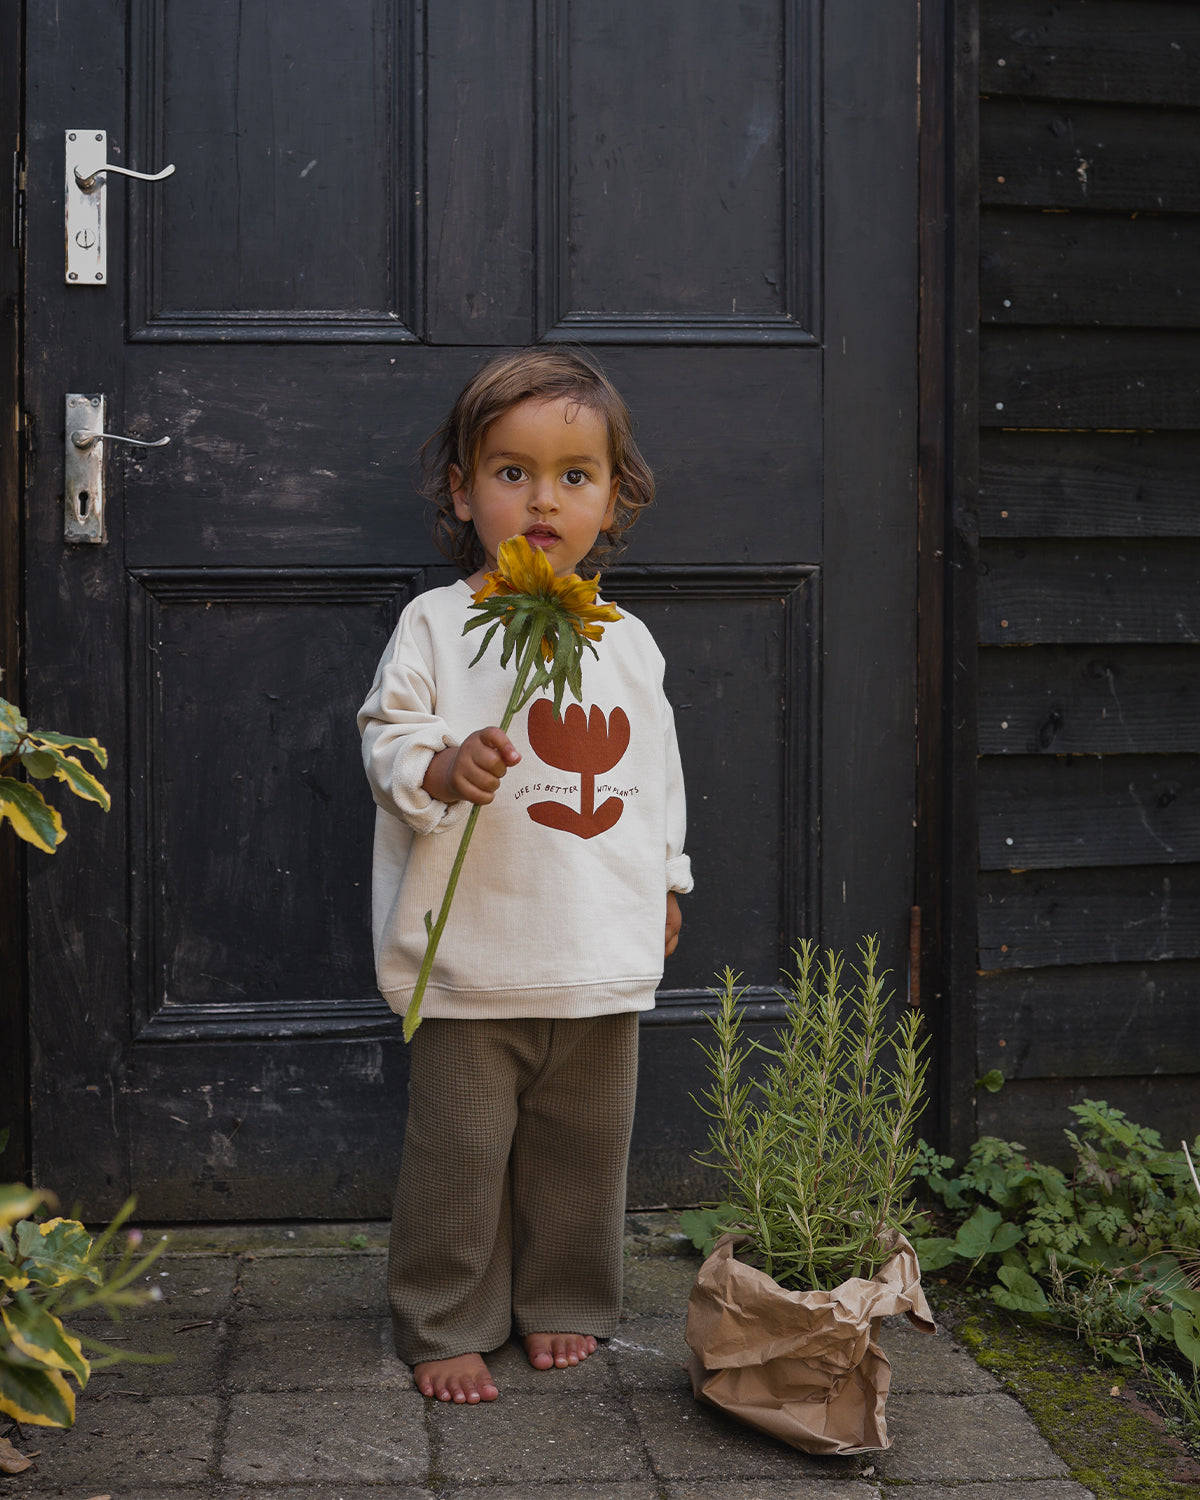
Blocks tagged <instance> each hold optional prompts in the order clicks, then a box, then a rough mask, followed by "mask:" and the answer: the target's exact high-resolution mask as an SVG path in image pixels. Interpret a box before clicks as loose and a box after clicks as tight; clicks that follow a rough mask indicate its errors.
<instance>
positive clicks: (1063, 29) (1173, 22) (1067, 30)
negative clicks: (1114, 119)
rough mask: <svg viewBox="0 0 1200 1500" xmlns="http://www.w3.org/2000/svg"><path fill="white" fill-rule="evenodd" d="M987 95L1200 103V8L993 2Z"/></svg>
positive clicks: (982, 67) (1170, 3) (983, 65)
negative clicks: (1199, 10) (1199, 9)
mask: <svg viewBox="0 0 1200 1500" xmlns="http://www.w3.org/2000/svg"><path fill="white" fill-rule="evenodd" d="M979 86H980V89H981V91H982V92H983V93H984V94H1021V95H1023V96H1024V97H1025V98H1027V99H1033V98H1046V99H1090V100H1097V101H1100V100H1102V101H1105V102H1107V103H1112V104H1168V105H1170V104H1176V105H1189V104H1200V12H1198V11H1197V9H1196V7H1195V6H1194V5H1180V4H1178V3H1175V0H1138V3H1137V4H1131V3H1130V0H1060V3H1058V4H1055V5H1048V4H1046V3H1045V0H993V3H991V4H989V5H988V6H987V7H986V8H985V11H984V17H983V23H982V36H981V38H980V58H979Z"/></svg>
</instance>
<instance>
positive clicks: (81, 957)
mask: <svg viewBox="0 0 1200 1500" xmlns="http://www.w3.org/2000/svg"><path fill="white" fill-rule="evenodd" d="M27 26H28V32H27V35H28V44H29V45H28V57H29V63H28V68H27V73H26V93H27V100H28V115H27V118H29V119H31V120H33V121H36V122H38V123H39V129H38V131H37V133H36V134H34V133H32V132H31V135H30V139H29V142H28V168H29V181H30V182H32V183H37V184H39V185H49V184H53V183H58V182H61V181H62V170H63V131H64V130H65V129H67V128H70V127H72V126H80V127H95V128H97V129H100V128H104V129H107V130H108V132H109V147H110V150H113V151H117V152H120V151H122V150H123V148H124V144H125V142H124V131H125V125H124V121H125V107H126V87H125V5H124V3H123V0H96V3H95V4H93V5H89V8H88V17H87V25H86V27H84V26H79V27H76V26H75V25H73V24H72V17H71V16H70V15H66V16H63V15H61V14H60V13H59V12H58V10H57V8H49V7H42V6H36V7H32V8H31V9H30V10H29V11H28V12H27ZM76 49H78V50H76ZM85 58H86V65H85V63H84V60H85ZM43 122H47V123H43ZM48 122H52V123H48ZM117 159H118V160H119V159H120V158H119V157H118V158H117ZM135 165H136V164H135ZM39 191H52V189H50V188H49V187H48V186H47V187H44V188H43V187H39ZM109 192H110V194H112V195H113V198H111V199H110V203H109V214H108V263H109V267H110V274H109V283H108V285H107V286H105V287H86V288H85V287H70V286H67V285H65V284H64V282H63V278H62V273H61V270H60V269H59V268H60V267H61V266H62V257H63V238H62V234H63V231H62V221H61V218H57V217H56V216H53V215H48V214H46V213H45V212H44V211H43V212H41V213H38V214H35V213H33V212H31V213H30V215H29V220H28V231H29V232H28V248H27V256H26V259H27V265H28V266H29V267H30V268H31V275H30V278H29V283H28V287H27V301H26V314H25V319H26V326H25V332H26V348H27V349H28V350H32V351H33V355H32V357H31V358H29V359H27V361H26V366H25V394H26V401H27V404H28V406H29V408H30V410H31V411H32V412H33V413H34V417H35V421H36V423H37V430H38V456H37V463H36V467H35V469H34V472H33V482H32V483H31V484H30V485H29V486H28V487H27V488H26V491H25V539H26V546H27V549H28V555H29V556H31V557H32V556H37V557H39V558H41V559H43V564H42V566H41V567H40V568H39V570H38V573H37V575H36V579H37V581H36V586H34V585H32V584H31V586H30V587H29V588H28V590H27V593H26V601H25V603H26V637H25V639H26V653H25V660H26V696H27V708H28V717H29V719H30V722H31V723H33V724H36V725H38V726H44V727H46V728H51V729H60V730H64V731H70V732H74V733H79V734H86V735H94V736H96V738H97V739H99V740H100V742H101V743H102V744H103V745H105V746H106V748H107V750H108V752H109V757H110V761H109V765H110V770H109V773H108V775H107V777H106V778H105V783H106V785H107V786H108V788H109V790H110V792H111V793H112V811H111V812H109V813H107V814H105V813H102V812H101V811H100V810H99V808H97V807H95V806H94V805H92V804H90V803H83V802H79V801H78V800H77V799H75V798H73V797H64V796H61V795H60V796H58V797H57V798H56V800H57V801H58V802H59V803H60V804H62V811H63V820H64V823H65V824H66V827H67V830H68V836H67V838H66V839H65V841H64V842H63V844H62V846H61V848H60V849H59V850H58V852H57V853H56V854H55V855H54V856H53V857H50V856H41V855H39V856H38V857H37V859H36V861H35V860H33V859H31V860H30V861H29V881H28V891H29V932H30V960H29V994H30V1017H31V1022H30V1062H31V1073H32V1077H33V1092H32V1108H33V1119H34V1122H35V1130H34V1138H33V1162H32V1166H33V1174H34V1178H35V1180H36V1181H38V1182H39V1183H42V1182H46V1172H47V1169H48V1168H49V1167H51V1166H52V1170H53V1180H52V1181H49V1182H46V1185H47V1186H49V1187H52V1188H53V1189H54V1191H56V1192H57V1193H59V1194H60V1195H61V1197H62V1198H63V1200H64V1201H65V1202H72V1201H75V1200H76V1199H78V1201H80V1202H81V1204H82V1206H83V1213H84V1217H85V1218H98V1217H103V1216H107V1215H109V1214H111V1213H112V1212H113V1210H114V1209H116V1208H119V1207H120V1205H121V1203H122V1202H123V1201H124V1199H125V1198H126V1196H127V1195H128V1192H129V1184H130V1161H129V1154H128V1146H127V1143H126V1137H125V1130H124V1116H125V1109H126V1095H125V1093H124V1090H123V1085H124V1082H125V1076H126V1072H125V1062H124V1044H125V1041H126V1038H127V1036H128V1033H129V1010H128V974H127V963H128V958H127V953H126V935H127V931H128V907H127V889H126V887H127V882H126V881H125V880H124V879H123V878H122V873H123V872H124V871H125V870H126V868H127V865H126V847H125V837H124V834H125V817H126V796H125V785H124V768H125V766H126V764H127V754H126V725H125V713H124V701H125V680H124V679H125V662H124V656H123V653H124V641H125V608H124V559H123V548H124V518H123V497H122V487H121V475H122V470H123V464H122V463H121V461H120V460H119V459H115V458H114V455H112V454H111V453H110V454H108V455H107V456H106V467H105V484H106V491H107V498H106V507H107V512H108V543H107V545H105V546H82V547H80V546H76V547H68V546H66V545H65V544H64V542H63V539H62V535H63V512H62V465H63V418H62V413H63V397H64V395H65V394H66V391H67V390H77V391H86V392H93V391H96V392H103V393H104V394H105V396H106V397H107V398H108V403H109V404H108V411H107V418H108V421H109V423H111V424H112V425H111V426H110V428H109V430H110V431H114V432H123V431H125V430H126V429H125V428H124V427H122V426H121V423H122V421H123V420H124V403H123V397H122V354H123V348H122V340H123V327H122V318H123V311H124V309H123V276H122V271H121V268H122V267H123V266H124V264H125V215H124V213H123V212H121V206H122V201H123V200H122V196H121V189H120V188H114V187H110V188H109ZM35 270H36V275H34V274H32V272H33V271H35ZM64 353H65V354H66V356H67V357H66V358H65V359H64V358H63V355H64ZM68 380H69V381H70V382H71V384H70V385H65V382H66V381H68ZM48 560H54V561H56V562H57V567H55V566H53V565H52V563H51V562H50V561H48ZM52 795H53V794H52ZM68 802H69V803H71V804H72V805H71V806H69V807H68V806H66V805H65V804H66V803H68Z"/></svg>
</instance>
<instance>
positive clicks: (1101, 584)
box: [979, 538, 1200, 646]
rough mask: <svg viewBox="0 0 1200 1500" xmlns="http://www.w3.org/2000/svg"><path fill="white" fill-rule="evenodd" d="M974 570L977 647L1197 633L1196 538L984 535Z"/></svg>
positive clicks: (1199, 577)
mask: <svg viewBox="0 0 1200 1500" xmlns="http://www.w3.org/2000/svg"><path fill="white" fill-rule="evenodd" d="M979 574H980V577H979V639H980V641H981V642H982V643H983V644H985V645H989V646H1010V645H1018V644H1020V645H1028V644H1030V643H1034V642H1043V641H1048V642H1057V643H1062V644H1068V643H1077V644H1078V643H1083V644H1086V643H1087V642H1089V641H1103V642H1129V641H1142V642H1146V643H1148V644H1149V643H1157V644H1162V645H1170V644H1171V643H1173V642H1176V641H1180V640H1183V641H1196V640H1200V589H1198V588H1197V583H1198V582H1200V541H1196V540H1188V541H1181V540H1179V539H1178V538H1171V539H1169V540H1167V539H1163V540H1159V539H1154V540H1149V539H1145V540H1143V539H1138V540H1136V541H1132V540H1125V539H1122V540H1111V539H1107V538H1106V539H1105V540H1103V541H1088V540H1082V539H1080V540H1076V539H1071V540H1069V541H1061V540H1057V539H1056V540H1053V541H1050V540H1039V541H1036V542H1025V541H998V540H991V541H988V542H985V543H984V544H983V545H982V546H981V548H980V559H979Z"/></svg>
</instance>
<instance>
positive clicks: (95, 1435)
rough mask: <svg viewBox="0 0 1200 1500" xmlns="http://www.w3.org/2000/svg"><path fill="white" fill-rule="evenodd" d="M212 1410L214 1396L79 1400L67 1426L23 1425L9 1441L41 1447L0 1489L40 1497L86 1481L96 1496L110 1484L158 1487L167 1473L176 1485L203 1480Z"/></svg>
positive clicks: (24, 1448)
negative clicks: (30, 1465)
mask: <svg viewBox="0 0 1200 1500" xmlns="http://www.w3.org/2000/svg"><path fill="white" fill-rule="evenodd" d="M218 1415H219V1404H218V1401H217V1398H216V1397H215V1396H159V1397H151V1398H149V1399H147V1400H132V1399H130V1400H123V1401H121V1400H113V1399H108V1400H105V1401H103V1402H90V1401H87V1400H83V1399H81V1400H80V1401H79V1402H78V1403H77V1406H76V1422H75V1426H74V1427H72V1428H70V1429H69V1430H67V1431H59V1430H58V1429H57V1428H53V1427H27V1428H26V1429H25V1434H26V1436H25V1441H24V1442H23V1443H17V1444H15V1446H16V1448H17V1449H18V1451H19V1452H22V1453H28V1452H30V1451H31V1450H33V1449H37V1448H40V1449H41V1457H40V1458H39V1459H38V1460H37V1465H38V1472H37V1473H34V1471H33V1470H31V1469H27V1470H26V1471H25V1473H24V1474H17V1475H14V1476H12V1478H10V1479H5V1480H0V1484H2V1485H3V1486H4V1488H3V1489H2V1490H0V1494H4V1493H10V1492H11V1493H12V1494H25V1495H39V1496H40V1495H45V1494H47V1493H57V1488H58V1486H59V1485H90V1486H92V1489H91V1491H90V1493H91V1494H92V1495H96V1494H99V1493H101V1492H102V1491H103V1490H104V1489H107V1488H110V1487H113V1488H116V1487H120V1488H122V1489H127V1488H128V1487H129V1486H131V1485H138V1484H141V1485H153V1484H161V1483H162V1482H163V1479H164V1477H165V1476H167V1475H171V1476H173V1477H175V1478H177V1479H178V1480H179V1481H180V1483H181V1484H187V1483H188V1482H189V1481H197V1480H203V1479H204V1477H205V1475H206V1473H207V1472H208V1468H209V1465H210V1464H211V1463H212V1461H213V1458H214V1456H215V1452H216V1447H215V1441H216V1427H217V1419H218ZM50 1479H53V1483H54V1490H52V1491H51V1490H49V1486H48V1483H47V1481H48V1480H50ZM10 1487H11V1490H10ZM120 1500H125V1496H124V1495H123V1494H122V1495H121V1497H120Z"/></svg>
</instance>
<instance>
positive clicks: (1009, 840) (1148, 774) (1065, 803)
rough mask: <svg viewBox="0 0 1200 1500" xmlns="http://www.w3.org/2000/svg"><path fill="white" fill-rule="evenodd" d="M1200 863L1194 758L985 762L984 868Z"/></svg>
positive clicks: (1199, 784)
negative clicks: (1195, 861)
mask: <svg viewBox="0 0 1200 1500" xmlns="http://www.w3.org/2000/svg"><path fill="white" fill-rule="evenodd" d="M1192 860H1200V756H1196V755H1145V756H1139V755H1130V756H1123V755H1122V756H1113V755H1105V756H1097V755H1087V756H1066V755H1055V756H1024V755H1023V756H1016V757H1004V758H993V757H991V756H986V755H985V756H983V757H982V759H981V760H980V763H979V863H980V868H981V869H984V870H1015V869H1040V870H1047V869H1055V868H1063V867H1066V866H1072V865H1081V866H1114V865H1142V864H1152V863H1155V862H1158V863H1163V864H1167V863H1169V864H1182V863H1186V862H1189V861H1192Z"/></svg>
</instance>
